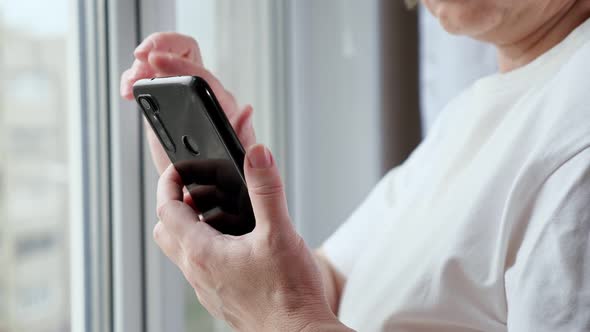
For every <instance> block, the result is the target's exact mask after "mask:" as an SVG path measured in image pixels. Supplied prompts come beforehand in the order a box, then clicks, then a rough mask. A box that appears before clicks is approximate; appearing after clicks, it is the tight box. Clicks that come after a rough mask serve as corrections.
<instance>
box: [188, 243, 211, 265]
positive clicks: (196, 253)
mask: <svg viewBox="0 0 590 332" xmlns="http://www.w3.org/2000/svg"><path fill="white" fill-rule="evenodd" d="M208 256H209V254H208V249H207V247H205V246H203V245H200V244H191V245H189V246H188V247H187V249H186V259H187V263H188V264H189V265H190V266H196V267H203V266H204V265H205V262H207V258H208Z"/></svg>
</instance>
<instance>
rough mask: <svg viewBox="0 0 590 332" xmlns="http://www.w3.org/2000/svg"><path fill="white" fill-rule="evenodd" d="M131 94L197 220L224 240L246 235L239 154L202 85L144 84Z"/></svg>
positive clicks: (250, 223) (179, 81)
mask: <svg viewBox="0 0 590 332" xmlns="http://www.w3.org/2000/svg"><path fill="white" fill-rule="evenodd" d="M133 94H134V96H135V100H136V101H137V103H138V105H139V107H140V108H141V110H142V111H143V114H144V116H145V118H146V119H147V121H148V122H149V124H150V125H151V127H152V129H153V130H154V133H155V134H156V136H157V137H158V138H159V140H160V143H161V144H162V147H163V148H164V150H165V151H166V153H167V154H168V157H169V158H170V161H171V162H172V164H173V165H174V167H175V168H176V170H177V171H178V173H179V174H180V177H181V178H182V181H183V184H184V185H185V187H186V188H187V189H188V191H189V193H190V195H191V198H192V200H193V203H194V204H193V205H194V208H195V209H196V211H197V213H198V215H199V219H201V221H204V222H207V223H208V224H209V225H211V226H212V227H214V228H215V229H217V230H218V231H220V232H222V233H224V234H231V235H243V234H246V233H249V232H251V231H252V230H253V229H254V226H255V220H254V214H253V212H252V205H251V203H250V197H249V196H248V190H247V187H246V181H245V178H244V157H245V153H244V148H243V147H242V145H241V143H240V141H239V139H238V137H237V135H236V134H235V132H234V130H233V128H232V126H231V124H230V123H229V121H228V120H227V117H226V116H225V113H224V112H223V110H222V109H221V106H220V104H219V102H218V101H217V98H216V97H215V95H214V94H213V90H212V89H211V88H210V87H209V85H208V84H207V82H206V81H205V80H204V79H202V78H200V77H196V76H177V77H163V78H152V79H143V80H140V81H137V82H136V83H135V84H134V86H133Z"/></svg>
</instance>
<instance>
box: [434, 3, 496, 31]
mask: <svg viewBox="0 0 590 332" xmlns="http://www.w3.org/2000/svg"><path fill="white" fill-rule="evenodd" d="M424 4H425V5H426V7H427V8H428V10H429V11H430V12H431V13H432V14H433V15H434V16H435V17H437V18H438V20H439V22H440V24H441V26H442V27H443V28H444V29H445V30H446V31H447V32H449V33H451V34H454V35H464V36H469V37H474V38H478V39H485V38H482V37H483V36H485V35H486V34H489V33H491V32H493V30H494V29H496V28H497V27H498V26H499V25H500V23H501V21H502V11H501V10H499V9H498V8H496V7H495V6H494V4H493V2H489V1H486V0H425V1H424Z"/></svg>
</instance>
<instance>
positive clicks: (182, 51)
mask: <svg viewBox="0 0 590 332" xmlns="http://www.w3.org/2000/svg"><path fill="white" fill-rule="evenodd" d="M134 55H135V61H134V62H133V65H132V66H131V68H129V69H128V70H126V71H125V72H124V73H123V75H122V76H121V96H122V97H123V98H125V99H128V100H133V84H134V83H135V82H136V81H138V80H140V79H143V78H151V77H166V76H177V75H193V76H200V77H202V78H203V79H205V80H206V81H207V83H209V86H211V88H212V89H213V93H215V96H216V97H217V99H218V100H219V103H220V104H221V107H222V108H223V110H224V111H225V114H226V116H227V118H228V119H229V121H230V123H231V124H232V126H233V128H234V130H235V132H236V134H237V135H238V137H239V139H240V141H241V143H242V145H243V146H244V148H245V149H248V147H249V146H251V145H253V144H254V143H256V136H255V134H254V129H253V127H252V112H253V109H252V106H250V105H248V106H245V107H239V106H238V104H237V101H236V99H235V98H234V96H233V95H232V94H231V93H230V92H228V91H227V90H226V89H225V88H224V87H223V85H222V84H221V83H220V82H219V80H218V79H217V78H216V77H215V76H213V74H211V72H209V71H208V70H207V69H206V68H205V67H204V65H203V60H202V58H201V52H200V50H199V45H198V44H197V42H196V41H195V40H194V39H193V38H191V37H189V36H185V35H181V34H178V33H175V32H158V33H154V34H152V35H150V36H149V37H147V38H146V39H145V40H144V41H143V42H142V43H141V44H140V45H139V46H138V47H137V48H136V49H135V52H134ZM148 127H149V126H148ZM146 132H147V133H148V134H147V136H148V137H147V138H148V142H149V145H150V149H151V152H152V159H153V161H154V164H155V165H156V169H157V170H158V173H160V174H161V173H162V172H163V171H164V170H165V169H166V168H167V167H168V165H169V164H170V159H168V156H167V155H166V152H165V151H164V149H163V148H162V146H161V145H160V142H159V141H158V138H157V137H156V135H155V134H154V133H153V131H152V130H151V129H149V128H147V130H146Z"/></svg>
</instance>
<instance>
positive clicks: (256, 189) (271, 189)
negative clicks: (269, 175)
mask: <svg viewBox="0 0 590 332" xmlns="http://www.w3.org/2000/svg"><path fill="white" fill-rule="evenodd" d="M250 190H251V191H252V193H253V194H254V195H256V196H259V197H274V196H277V195H279V194H282V192H283V184H282V183H281V182H274V183H258V184H254V185H252V187H251V188H250Z"/></svg>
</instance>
